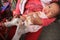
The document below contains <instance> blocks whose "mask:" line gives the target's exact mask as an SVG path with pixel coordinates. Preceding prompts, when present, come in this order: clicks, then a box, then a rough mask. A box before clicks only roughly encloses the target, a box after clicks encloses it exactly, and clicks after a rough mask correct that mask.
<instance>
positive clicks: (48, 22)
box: [42, 18, 56, 26]
mask: <svg viewBox="0 0 60 40" xmlns="http://www.w3.org/2000/svg"><path fill="white" fill-rule="evenodd" d="M55 19H56V18H50V19H42V26H48V25H49V24H51V23H52V22H54V21H55Z"/></svg>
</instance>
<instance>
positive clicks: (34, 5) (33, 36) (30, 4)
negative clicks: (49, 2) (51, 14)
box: [15, 0, 55, 40]
mask: <svg viewBox="0 0 60 40" xmlns="http://www.w3.org/2000/svg"><path fill="white" fill-rule="evenodd" d="M19 2H20V0H18V2H17V6H16V10H15V12H16V13H20V11H19ZM42 8H43V7H42V4H41V1H40V0H29V1H27V3H26V5H25V11H24V14H27V13H29V12H34V11H41V10H42ZM54 20H55V18H52V19H42V22H43V26H47V25H49V24H50V23H52V22H53V21H54ZM41 31H42V29H40V30H39V31H38V32H35V33H27V35H26V36H25V40H37V39H38V37H39V35H40V33H41Z"/></svg>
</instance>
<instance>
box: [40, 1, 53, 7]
mask: <svg viewBox="0 0 60 40" xmlns="http://www.w3.org/2000/svg"><path fill="white" fill-rule="evenodd" d="M51 1H52V0H41V3H42V6H43V7H45V5H46V4H49V3H50V2H51Z"/></svg>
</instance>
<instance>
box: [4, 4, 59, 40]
mask: <svg viewBox="0 0 60 40" xmlns="http://www.w3.org/2000/svg"><path fill="white" fill-rule="evenodd" d="M55 8H56V9H55ZM47 10H48V11H47ZM58 12H59V6H58V4H56V3H52V4H50V5H48V6H47V7H45V8H44V9H43V12H33V13H32V14H30V15H28V16H27V18H26V20H27V21H26V20H25V21H24V23H25V25H24V26H26V28H27V29H26V28H25V27H24V28H25V29H23V31H24V32H36V31H38V30H39V29H40V28H41V27H42V26H43V25H42V21H41V22H40V20H41V19H40V18H42V19H46V18H47V19H48V18H54V17H55V16H56V15H58ZM31 15H32V16H31ZM43 15H44V16H43ZM25 16H26V15H25ZM30 17H31V18H30ZM32 17H33V18H32ZM30 19H32V20H30ZM34 19H35V20H34ZM36 19H37V20H36ZM19 20H20V18H16V19H14V20H13V21H11V23H12V24H14V25H18V24H19V23H21V21H20V22H19ZM31 21H32V22H31ZM30 22H31V23H30ZM12 24H11V25H12ZM22 24H23V23H22ZM34 24H35V25H34ZM5 25H7V24H6V23H5ZM9 25H10V24H9ZM9 25H8V26H9ZM40 25H41V27H39V26H40ZM19 26H21V25H20V24H19ZM30 28H32V30H31V29H30ZM23 31H22V29H21V27H20V30H19V27H17V30H16V34H15V36H14V38H13V39H15V37H16V35H18V34H17V33H21V34H22V32H23ZM21 34H20V36H21ZM18 36H19V35H18Z"/></svg>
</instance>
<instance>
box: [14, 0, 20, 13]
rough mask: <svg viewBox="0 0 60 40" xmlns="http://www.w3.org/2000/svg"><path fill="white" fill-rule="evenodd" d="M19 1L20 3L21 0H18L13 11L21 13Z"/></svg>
mask: <svg viewBox="0 0 60 40" xmlns="http://www.w3.org/2000/svg"><path fill="white" fill-rule="evenodd" d="M19 3H20V0H18V1H17V4H16V9H15V10H14V11H13V13H14V14H15V13H20V10H19Z"/></svg>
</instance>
